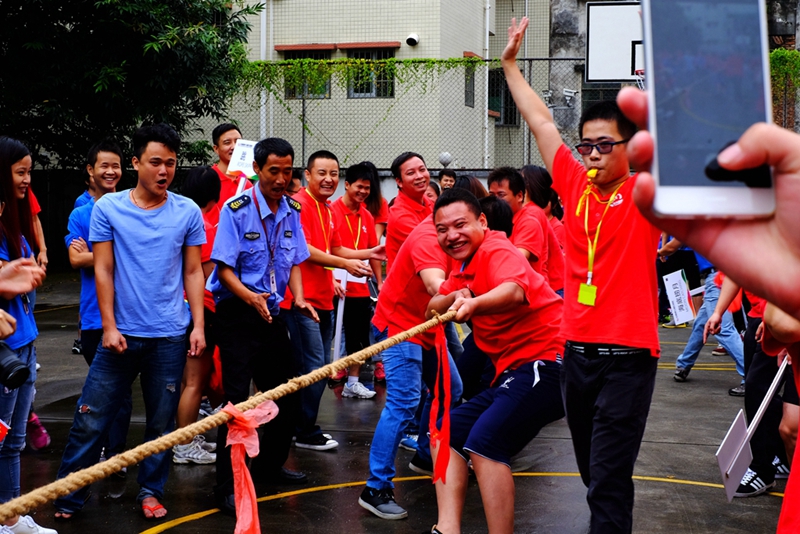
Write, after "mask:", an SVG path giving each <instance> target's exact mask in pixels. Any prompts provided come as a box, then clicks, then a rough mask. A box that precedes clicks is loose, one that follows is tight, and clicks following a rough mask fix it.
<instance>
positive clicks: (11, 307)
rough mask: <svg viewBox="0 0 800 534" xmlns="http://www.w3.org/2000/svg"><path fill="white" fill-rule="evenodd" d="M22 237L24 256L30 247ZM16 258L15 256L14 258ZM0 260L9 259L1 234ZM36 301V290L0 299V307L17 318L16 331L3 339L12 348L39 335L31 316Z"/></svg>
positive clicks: (24, 343)
mask: <svg viewBox="0 0 800 534" xmlns="http://www.w3.org/2000/svg"><path fill="white" fill-rule="evenodd" d="M20 237H21V239H22V250H23V255H24V256H30V255H31V247H30V245H28V241H26V240H25V237H24V236H20ZM14 259H16V258H14ZM0 260H3V261H11V258H10V257H9V253H8V240H7V239H6V237H5V236H3V241H2V242H0ZM25 298H27V299H28V305H27V308H28V310H27V311H25V307H26V306H25V304H24V303H23V299H25ZM35 302H36V291H31V292H30V293H25V294H23V295H17V296H16V297H14V298H13V299H11V300H4V299H0V308H3V309H4V310H5V311H7V312H8V313H9V315H11V316H12V317H13V318H14V319H16V320H17V331H16V332H14V333H13V334H12V335H11V336H10V337H8V338H6V339H5V340H4V341H5V342H6V343H7V344H8V346H9V347H11V348H12V349H14V350H17V349H20V348H22V347H24V346H25V345H27V344H28V343H33V341H34V340H35V339H36V337H37V336H38V335H39V329H38V328H36V320H35V319H34V318H33V306H34V304H35Z"/></svg>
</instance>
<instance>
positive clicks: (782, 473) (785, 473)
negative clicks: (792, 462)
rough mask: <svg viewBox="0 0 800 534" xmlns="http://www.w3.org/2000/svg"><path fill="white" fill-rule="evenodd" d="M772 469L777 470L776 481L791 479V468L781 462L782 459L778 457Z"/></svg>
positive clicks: (773, 461) (773, 462)
mask: <svg viewBox="0 0 800 534" xmlns="http://www.w3.org/2000/svg"><path fill="white" fill-rule="evenodd" d="M772 467H774V468H775V478H776V479H779V478H780V479H787V478H789V466H788V465H786V464H785V463H783V462H782V461H781V459H780V458H778V457H777V456H776V457H775V459H774V460H772Z"/></svg>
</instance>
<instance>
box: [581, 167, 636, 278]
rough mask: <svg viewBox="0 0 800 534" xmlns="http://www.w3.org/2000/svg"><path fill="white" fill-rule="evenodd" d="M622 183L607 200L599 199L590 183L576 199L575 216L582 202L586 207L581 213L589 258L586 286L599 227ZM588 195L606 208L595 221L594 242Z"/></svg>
mask: <svg viewBox="0 0 800 534" xmlns="http://www.w3.org/2000/svg"><path fill="white" fill-rule="evenodd" d="M626 181H627V180H626ZM623 185H625V182H622V183H621V184H619V185H618V186H617V188H616V189H614V192H613V193H611V196H610V197H609V199H608V200H606V201H603V200H600V197H599V196H597V193H595V192H594V190H593V186H592V184H591V183H590V184H589V185H587V186H586V189H585V190H584V192H583V195H581V198H580V200H579V201H578V209H577V210H575V215H576V216H578V217H580V215H581V207H582V206H583V205H584V203H585V207H586V210H585V211H584V214H583V229H584V230H585V231H586V249H587V256H588V258H589V267H588V269H587V274H586V285H587V286H590V285H592V270H593V269H594V258H595V254H596V253H597V240H598V239H599V237H600V227H601V226H602V224H603V220H604V219H605V217H606V213H608V208H610V207H611V204H612V203H613V202H614V199H615V198H617V192H618V191H619V190H620V188H621V187H622V186H623ZM589 195H591V196H593V197H594V198H595V199H596V200H597V201H598V202H599V203H601V204H605V205H606V208H605V209H604V210H603V215H602V216H601V217H600V222H599V223H597V228H596V229H595V232H594V242H592V238H591V237H590V236H589Z"/></svg>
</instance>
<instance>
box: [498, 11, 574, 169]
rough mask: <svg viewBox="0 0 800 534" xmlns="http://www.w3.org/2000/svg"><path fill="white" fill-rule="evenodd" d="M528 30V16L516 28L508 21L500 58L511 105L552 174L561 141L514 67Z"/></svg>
mask: <svg viewBox="0 0 800 534" xmlns="http://www.w3.org/2000/svg"><path fill="white" fill-rule="evenodd" d="M527 28H528V17H523V18H522V20H521V21H520V22H519V25H517V19H515V18H514V19H511V26H510V27H509V28H508V44H507V45H506V49H505V50H503V55H502V56H500V59H501V64H502V65H503V72H505V75H506V83H507V84H508V89H509V90H510V91H511V96H513V97H514V103H515V104H516V105H517V109H518V110H519V112H520V113H521V114H522V118H524V119H525V122H527V123H528V127H529V128H530V129H531V132H532V133H533V136H534V137H535V138H536V145H537V146H538V147H539V152H540V153H541V155H542V159H543V160H544V165H545V167H547V170H548V171H549V172H550V174H551V175H552V174H553V159H555V157H556V152H558V148H559V147H560V146H561V145H562V144H563V141H562V139H561V134H560V133H559V132H558V128H556V123H555V122H554V121H553V116H552V115H551V114H550V110H549V109H548V108H547V105H546V104H545V103H544V102H543V101H542V99H541V98H539V95H537V94H536V92H535V91H534V90H533V89H531V86H530V85H528V82H527V81H525V77H524V76H523V75H522V72H520V70H519V67H518V66H517V53H519V47H520V45H521V44H522V39H523V37H524V36H525V30H526V29H527Z"/></svg>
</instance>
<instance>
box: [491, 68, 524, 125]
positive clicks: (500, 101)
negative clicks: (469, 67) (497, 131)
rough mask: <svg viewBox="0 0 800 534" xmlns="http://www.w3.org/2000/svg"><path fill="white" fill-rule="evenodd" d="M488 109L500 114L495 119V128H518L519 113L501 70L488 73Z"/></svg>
mask: <svg viewBox="0 0 800 534" xmlns="http://www.w3.org/2000/svg"><path fill="white" fill-rule="evenodd" d="M489 109H490V110H491V111H495V112H497V113H499V114H500V116H499V117H497V118H496V119H495V122H494V124H495V126H518V125H519V112H517V105H516V104H515V103H514V99H513V98H512V97H511V91H509V89H508V84H507V83H506V76H505V74H503V70H502V69H493V70H491V71H489Z"/></svg>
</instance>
